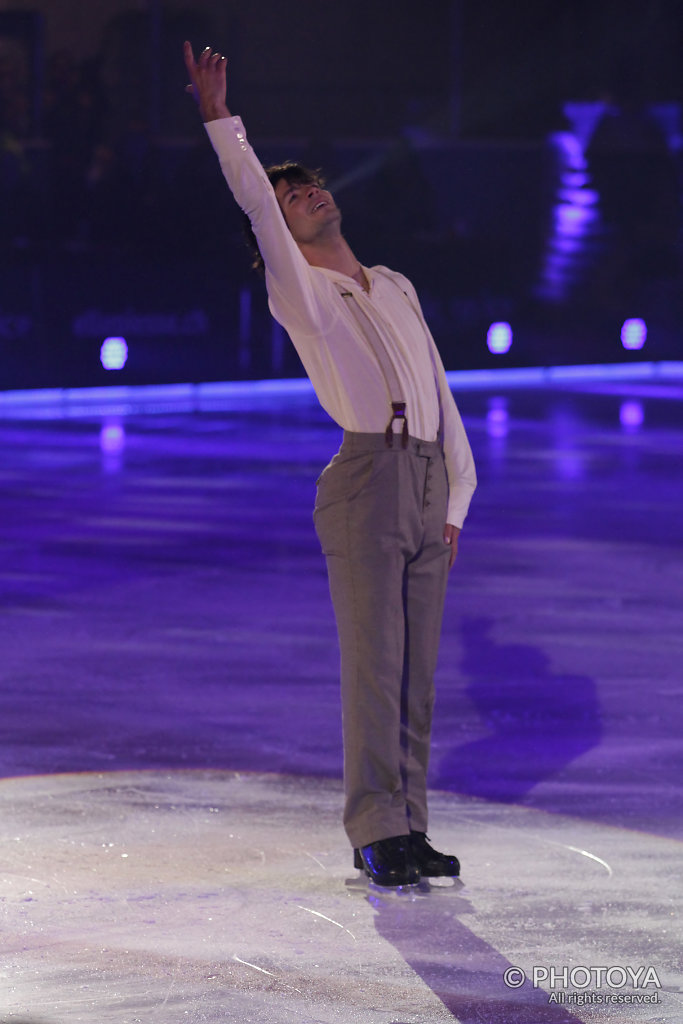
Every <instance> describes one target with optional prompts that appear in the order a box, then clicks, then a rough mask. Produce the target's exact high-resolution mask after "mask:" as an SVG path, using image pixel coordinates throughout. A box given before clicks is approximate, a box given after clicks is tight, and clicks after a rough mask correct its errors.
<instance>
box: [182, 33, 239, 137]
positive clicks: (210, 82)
mask: <svg viewBox="0 0 683 1024" xmlns="http://www.w3.org/2000/svg"><path fill="white" fill-rule="evenodd" d="M183 56H184V58H185V67H186V68H187V73H188V75H189V76H190V84H189V85H187V86H186V87H185V91H186V92H189V93H190V94H191V95H192V96H193V97H194V99H195V101H196V102H197V103H198V105H199V112H200V114H201V115H202V119H203V120H204V121H216V120H218V118H221V117H230V111H229V110H228V108H227V105H226V102H225V90H226V81H225V67H226V60H225V57H223V56H222V55H221V54H220V53H212V52H211V47H210V46H207V47H206V49H205V50H202V52H201V54H200V56H199V60H198V61H195V59H194V52H193V50H192V44H191V43H189V42H185V45H184V46H183Z"/></svg>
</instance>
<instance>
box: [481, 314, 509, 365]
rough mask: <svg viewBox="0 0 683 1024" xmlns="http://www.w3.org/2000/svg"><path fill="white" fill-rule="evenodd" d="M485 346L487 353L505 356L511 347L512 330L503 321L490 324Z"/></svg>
mask: <svg viewBox="0 0 683 1024" xmlns="http://www.w3.org/2000/svg"><path fill="white" fill-rule="evenodd" d="M486 344H487V345H488V350H489V352H492V353H493V354H494V355H496V356H502V355H505V353H506V352H509V351H510V346H511V345H512V328H511V327H510V324H508V323H505V321H504V320H500V321H496V322H495V323H493V324H491V326H490V327H489V329H488V331H487V333H486Z"/></svg>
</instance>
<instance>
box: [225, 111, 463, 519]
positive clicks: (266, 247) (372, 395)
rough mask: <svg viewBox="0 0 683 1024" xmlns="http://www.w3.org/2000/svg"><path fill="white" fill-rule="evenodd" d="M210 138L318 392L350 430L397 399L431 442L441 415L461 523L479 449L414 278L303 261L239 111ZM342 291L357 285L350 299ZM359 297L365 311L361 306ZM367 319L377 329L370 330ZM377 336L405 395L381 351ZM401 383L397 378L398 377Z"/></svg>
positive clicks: (380, 420) (416, 430)
mask: <svg viewBox="0 0 683 1024" xmlns="http://www.w3.org/2000/svg"><path fill="white" fill-rule="evenodd" d="M205 127H206V130H207V132H208V135H209V138H210V140H211V143H212V145H213V147H214V149H215V151H216V153H217V155H218V158H219V160H220V164H221V169H222V171H223V174H224V175H225V178H226V181H227V182H228V185H229V186H230V189H231V191H232V193H233V195H234V197H235V199H236V200H237V202H238V203H239V205H240V206H241V208H242V209H243V210H244V212H245V213H246V214H247V216H248V217H249V219H250V221H251V225H252V228H253V231H254V234H255V235H256V238H257V241H258V244H259V249H260V250H261V255H262V256H263V261H264V263H265V266H266V288H267V290H268V303H269V306H270V311H271V313H272V314H273V316H274V317H275V319H276V320H277V321H278V322H279V323H280V324H282V326H283V327H284V328H285V330H286V331H287V333H288V334H289V336H290V338H291V339H292V342H293V344H294V346H295V348H296V350H297V352H298V353H299V357H300V359H301V362H302V363H303V365H304V368H305V370H306V373H307V374H308V376H309V378H310V380H311V383H312V384H313V388H314V390H315V393H316V395H317V396H318V400H319V401H320V404H321V405H322V407H323V408H324V409H325V411H326V412H328V413H329V415H330V416H331V417H332V419H333V420H335V421H336V422H337V423H338V424H339V425H340V426H341V427H343V428H344V430H350V431H358V432H361V433H374V434H379V433H384V431H385V429H386V426H387V423H388V422H389V420H390V418H391V401H392V399H393V400H395V401H396V400H399V399H400V400H402V401H404V402H405V403H406V415H407V420H408V429H409V431H410V433H411V435H412V436H413V437H418V438H421V439H422V440H424V441H434V440H436V438H437V435H438V432H439V404H441V410H442V413H443V448H444V456H445V461H446V471H447V474H448V483H449V501H448V514H447V522H449V523H452V524H453V525H454V526H458V527H461V526H462V524H463V522H464V519H465V516H466V515H467V509H468V507H469V503H470V499H471V497H472V494H473V492H474V489H475V487H476V483H477V480H476V473H475V469H474V460H473V458H472V452H471V450H470V446H469V443H468V440H467V435H466V434H465V429H464V427H463V425H462V420H461V418H460V414H459V412H458V409H457V406H456V404H455V400H454V399H453V396H452V394H451V392H450V389H449V387H448V383H447V381H446V375H445V373H444V368H443V363H442V362H441V357H440V356H439V353H438V351H437V348H436V345H435V343H434V339H433V338H432V336H431V334H430V332H429V329H428V328H427V325H426V324H425V322H424V318H423V317H422V312H421V309H420V304H419V301H418V298H417V294H416V292H415V289H414V288H413V286H412V284H411V283H410V281H408V279H407V278H405V277H403V275H402V274H397V273H395V272H394V271H390V270H387V268H386V267H374V268H367V267H364V268H363V270H364V271H365V276H366V277H367V279H368V281H369V284H370V291H369V293H366V292H365V290H364V289H363V288H362V287H361V285H359V284H358V283H357V282H356V281H355V280H354V279H353V278H352V277H347V276H346V274H341V273H339V272H338V271H334V270H328V269H326V268H324V267H312V266H311V265H310V264H309V263H307V262H306V259H305V258H304V256H303V254H302V253H301V251H300V249H299V247H298V245H297V244H296V242H295V241H294V239H293V238H292V235H291V234H290V232H289V228H288V227H287V224H286V222H285V219H284V217H283V215H282V212H281V210H280V206H279V204H278V201H277V199H276V197H275V193H274V191H273V188H272V186H271V184H270V182H269V181H268V177H267V175H266V173H265V171H264V169H263V167H262V166H261V164H260V162H259V161H258V159H257V157H256V155H255V153H254V151H253V150H252V148H251V146H250V145H249V143H248V141H247V138H246V133H245V130H244V127H243V125H242V121H241V119H240V118H239V117H230V118H222V119H220V120H217V121H209V122H208V123H207V124H206V125H205ZM340 291H345V292H350V293H351V296H348V295H347V297H346V298H344V297H343V296H342V295H341V294H340ZM350 302H351V303H352V302H355V303H357V304H358V307H359V309H360V312H361V316H360V317H359V316H358V310H356V311H354V309H353V308H352V306H351V304H350ZM364 318H367V319H368V320H369V321H370V323H371V324H372V326H373V327H374V328H375V332H376V333H375V332H373V333H374V338H373V339H370V338H369V337H368V336H367V334H368V332H367V331H365V332H364V331H363V329H362V323H363V322H364ZM377 335H379V339H380V340H381V343H382V345H383V347H384V350H385V352H386V354H387V355H388V357H389V360H390V362H391V365H392V367H393V370H394V373H395V377H394V380H395V381H397V386H398V388H399V389H400V392H401V393H400V394H399V395H394V394H391V393H390V389H391V388H392V384H391V383H388V381H387V374H386V373H385V372H384V371H383V369H382V366H381V365H380V360H379V359H378V357H377V356H376V355H375V351H374V348H373V345H375V346H376V344H377ZM393 386H394V388H395V387H396V383H395V384H394V385H393Z"/></svg>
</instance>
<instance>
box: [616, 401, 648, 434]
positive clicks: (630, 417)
mask: <svg viewBox="0 0 683 1024" xmlns="http://www.w3.org/2000/svg"><path fill="white" fill-rule="evenodd" d="M644 418H645V415H644V413H643V406H642V405H641V403H640V402H633V401H629V402H622V404H621V407H620V409H619V422H620V423H621V425H622V427H626V428H627V429H629V428H630V429H637V428H638V427H640V426H642V424H643V420H644Z"/></svg>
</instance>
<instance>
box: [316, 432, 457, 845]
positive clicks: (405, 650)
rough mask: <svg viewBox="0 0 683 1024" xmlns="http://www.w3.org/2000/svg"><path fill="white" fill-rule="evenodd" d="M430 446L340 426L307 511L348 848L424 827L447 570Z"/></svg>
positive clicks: (436, 449)
mask: <svg viewBox="0 0 683 1024" xmlns="http://www.w3.org/2000/svg"><path fill="white" fill-rule="evenodd" d="M447 501H448V484H447V480H446V469H445V465H444V460H443V454H442V451H441V447H440V445H439V443H438V442H436V441H432V442H427V441H420V440H418V439H417V438H413V437H411V438H410V439H409V441H408V446H407V447H406V448H403V447H402V446H401V438H400V437H399V436H394V439H393V446H392V447H391V448H389V447H387V445H386V441H385V438H384V435H383V434H359V433H348V432H345V434H344V440H343V443H342V446H341V448H340V450H339V452H338V453H337V455H335V457H334V459H333V460H332V462H331V463H330V464H329V466H327V467H326V469H325V470H324V471H323V473H322V475H321V477H320V479H319V480H318V492H317V499H316V505H315V511H314V513H313V516H314V521H315V526H316V530H317V533H318V537H319V539H320V543H321V545H322V549H323V552H324V553H325V556H326V559H327V569H328V575H329V582H330V593H331V595H332V603H333V605H334V611H335V616H336V620H337V630H338V633H339V646H340V652H341V697H342V722H343V735H344V790H345V798H346V799H345V809H344V826H345V828H346V832H347V835H348V837H349V840H350V841H351V844H352V845H353V846H354V847H358V846H365V845H367V844H368V843H372V842H375V841H377V840H379V839H386V838H388V837H389V836H396V835H405V834H406V833H407V832H408V831H410V829H411V828H412V829H414V830H416V831H420V832H426V831H427V766H428V761H429V745H430V733H431V721H432V707H433V703H434V670H435V668H436V658H437V651H438V646H439V636H440V632H441V619H442V614H443V603H444V596H445V590H446V580H447V577H448V559H449V551H450V548H449V546H448V545H447V544H446V543H445V542H444V539H443V533H444V526H445V523H446V508H447Z"/></svg>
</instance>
